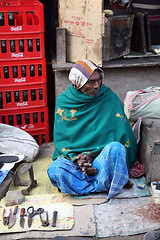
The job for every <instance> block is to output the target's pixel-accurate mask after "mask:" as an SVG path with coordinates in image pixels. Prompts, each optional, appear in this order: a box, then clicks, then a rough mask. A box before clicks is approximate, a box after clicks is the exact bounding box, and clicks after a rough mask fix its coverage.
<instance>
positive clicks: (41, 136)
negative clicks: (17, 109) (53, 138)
mask: <svg viewBox="0 0 160 240" xmlns="http://www.w3.org/2000/svg"><path fill="white" fill-rule="evenodd" d="M27 133H29V134H30V135H31V136H32V137H33V138H34V139H35V140H36V142H37V143H38V145H41V144H43V143H45V142H49V129H48V127H47V128H44V129H40V130H33V131H32V130H31V131H27Z"/></svg>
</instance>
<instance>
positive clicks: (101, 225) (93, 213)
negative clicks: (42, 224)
mask: <svg viewBox="0 0 160 240" xmlns="http://www.w3.org/2000/svg"><path fill="white" fill-rule="evenodd" d="M53 149H54V144H53V143H52V142H51V143H45V144H43V145H41V146H40V153H39V156H38V158H37V159H43V158H46V157H47V156H48V157H50V156H51V155H52V153H53ZM37 159H36V160H37ZM36 160H35V161H34V162H33V169H34V167H35V166H36V164H38V161H37V162H36ZM51 161H52V160H51ZM51 161H50V162H51ZM47 164H49V163H47ZM40 165H41V162H39V164H38V165H37V167H38V168H39V169H40ZM45 171H46V169H42V170H41V179H37V175H36V171H35V170H34V172H35V179H37V180H38V181H37V182H38V185H39V186H38V185H37V187H36V188H35V189H32V190H31V192H30V194H29V196H28V198H29V199H30V198H32V197H33V196H37V194H38V193H39V194H40V195H43V194H45V193H49V196H50V194H51V193H53V192H54V194H55V195H56V196H57V195H58V191H57V189H54V190H53V188H52V185H51V184H50V182H49V181H48V182H47V184H46V186H43V184H42V183H43V178H42V175H44V174H45ZM14 189H15V187H14V186H13V184H11V186H10V189H9V190H14ZM40 189H41V190H40ZM17 190H18V189H17V188H16V191H17ZM26 198H27V197H26ZM63 199H66V200H67V201H69V202H70V203H72V204H73V209H74V211H73V216H74V221H75V222H74V225H73V227H72V229H71V230H70V229H66V230H64V229H62V230H57V231H46V230H45V231H44V230H43V228H42V229H40V230H39V231H37V230H36V229H34V230H33V231H26V232H23V231H22V232H21V231H20V232H19V231H17V232H16V231H15V232H10V233H9V232H7V233H1V234H0V238H1V240H3V239H5V240H6V239H15V240H17V239H25V240H27V239H48V240H49V239H53V238H55V237H57V236H58V237H59V238H60V236H63V237H66V239H71V240H85V239H86V240H89V239H93V238H98V239H101V240H103V239H106V240H107V239H108V240H115V239H116V240H122V239H123V240H143V236H144V234H145V232H144V229H145V226H147V224H149V226H148V230H152V229H153V228H154V229H158V228H159V223H157V222H155V223H154V222H148V221H146V222H145V220H144V222H143V218H142V219H140V218H139V214H135V215H134V216H135V219H134V218H133V219H129V218H132V216H133V215H132V213H133V212H134V211H135V209H136V207H137V206H138V207H137V210H138V209H140V208H143V206H142V207H141V204H142V205H145V204H143V203H144V202H145V203H146V205H147V204H148V203H149V202H150V201H152V197H151V196H149V195H146V196H142V197H140V198H135V200H136V201H137V202H136V201H132V200H134V199H121V198H119V199H118V198H117V199H114V201H113V203H112V202H110V205H108V203H107V204H106V203H105V198H104V196H103V194H102V198H98V199H94V198H93V199H81V200H82V202H81V201H79V200H75V199H74V200H73V199H70V197H69V196H63ZM4 201H5V198H4V199H2V201H1V205H3V202H4ZM76 201H77V204H75V202H76ZM123 201H125V204H126V207H128V208H127V209H125V206H124V204H123ZM84 202H86V203H87V204H86V203H85V204H84ZM88 202H89V204H88ZM114 202H115V203H116V204H115V205H114ZM94 203H95V204H94ZM112 204H113V207H114V209H115V210H116V208H115V206H117V210H116V211H115V213H114V215H113V218H112ZM134 204H136V205H137V206H136V207H135V206H134ZM53 206H54V202H53ZM118 206H119V207H120V209H118ZM106 209H108V210H106ZM126 210H127V214H125V211H126ZM107 211H108V212H107ZM118 211H120V214H118ZM113 212H114V211H113ZM103 214H104V215H103ZM116 214H117V215H116ZM128 219H129V220H128ZM136 219H137V220H136ZM131 220H132V221H131ZM127 221H128V222H127ZM138 221H140V222H138ZM114 222H115V224H114ZM110 223H111V224H112V225H111V226H109V225H110ZM0 224H1V223H0ZM17 224H18V223H17ZM71 225H72V224H71ZM124 225H127V226H130V227H129V228H128V232H130V233H131V235H128V234H127V232H126V233H125V232H123V230H125V228H124ZM141 225H144V229H143V228H142V232H140V231H141V228H140V227H141ZM114 226H115V229H114ZM111 228H113V229H111ZM116 228H117V229H116ZM132 228H133V229H136V228H140V230H139V233H138V234H133V232H132V231H131V229H132ZM0 229H1V228H0ZM119 230H120V231H119ZM114 231H115V232H116V231H117V233H118V234H119V235H123V236H118V234H117V233H115V235H116V234H117V235H116V236H114ZM146 231H147V230H146ZM97 233H98V234H97ZM107 233H109V234H108V235H107ZM57 240H61V239H57ZM64 240H65V239H64Z"/></svg>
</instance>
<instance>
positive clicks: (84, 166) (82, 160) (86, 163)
mask: <svg viewBox="0 0 160 240" xmlns="http://www.w3.org/2000/svg"><path fill="white" fill-rule="evenodd" d="M92 162H93V158H92V157H90V156H88V155H85V154H83V153H80V154H78V156H77V165H78V166H79V168H80V169H81V170H82V172H83V173H84V174H86V175H96V174H97V169H96V168H93V167H92Z"/></svg>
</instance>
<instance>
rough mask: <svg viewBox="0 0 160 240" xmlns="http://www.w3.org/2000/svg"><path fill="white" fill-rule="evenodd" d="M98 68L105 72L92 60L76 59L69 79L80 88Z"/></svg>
mask: <svg viewBox="0 0 160 240" xmlns="http://www.w3.org/2000/svg"><path fill="white" fill-rule="evenodd" d="M96 69H97V70H100V71H101V72H103V70H102V69H101V68H99V67H98V66H97V65H96V64H95V63H93V62H91V61H90V60H81V61H76V63H75V64H74V65H73V67H72V69H71V71H70V73H69V80H70V81H71V82H72V83H73V85H74V86H76V88H77V89H80V88H81V87H83V85H84V84H85V83H86V82H87V81H88V79H89V78H90V77H91V75H92V74H93V72H94V71H95V70H96Z"/></svg>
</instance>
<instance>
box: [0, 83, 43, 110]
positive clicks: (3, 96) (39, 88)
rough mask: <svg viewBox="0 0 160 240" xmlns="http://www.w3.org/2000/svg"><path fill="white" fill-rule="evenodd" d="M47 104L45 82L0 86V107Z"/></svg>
mask: <svg viewBox="0 0 160 240" xmlns="http://www.w3.org/2000/svg"><path fill="white" fill-rule="evenodd" d="M34 106H47V84H46V83H43V84H33V83H32V84H30V85H23V86H21V85H18V86H16V87H15V86H12V87H8V86H7V85H6V86H3V87H1V88H0V108H1V109H13V108H17V109H18V108H19V109H21V108H28V107H34Z"/></svg>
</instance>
